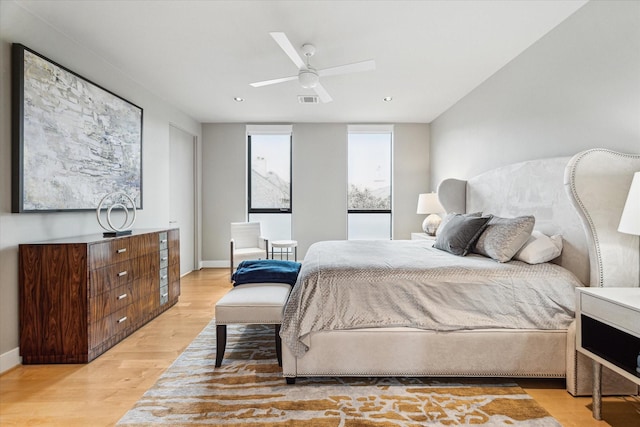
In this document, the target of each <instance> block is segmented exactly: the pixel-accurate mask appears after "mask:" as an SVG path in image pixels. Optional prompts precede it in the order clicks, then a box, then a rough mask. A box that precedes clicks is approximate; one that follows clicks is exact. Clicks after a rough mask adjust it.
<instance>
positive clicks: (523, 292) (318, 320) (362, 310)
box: [280, 240, 581, 357]
mask: <svg viewBox="0 0 640 427" xmlns="http://www.w3.org/2000/svg"><path fill="white" fill-rule="evenodd" d="M576 286H581V284H580V282H579V281H578V280H577V278H576V277H575V276H574V275H573V274H572V273H571V272H569V271H568V270H566V269H564V268H562V267H560V266H558V265H555V264H551V263H543V264H536V265H529V264H526V263H523V262H520V261H510V262H508V263H498V262H496V261H494V260H492V259H490V258H486V257H483V256H480V255H468V256H466V257H459V256H455V255H452V254H449V253H447V252H444V251H440V250H438V249H434V248H432V247H431V245H430V243H429V242H426V241H417V240H415V241H414V240H392V241H327V242H318V243H315V244H313V245H312V246H311V247H310V248H309V250H308V251H307V254H306V256H305V259H304V262H303V265H302V269H301V270H300V274H299V276H298V280H297V282H296V285H295V286H294V288H293V290H292V292H291V294H290V296H289V299H288V301H287V303H286V305H285V308H284V317H283V323H282V328H281V331H280V335H281V337H282V340H283V342H284V343H285V345H287V346H288V347H289V349H290V350H291V352H292V353H293V354H294V356H296V357H301V356H303V355H304V354H305V352H306V351H307V350H308V349H309V346H310V340H309V339H308V338H309V334H310V333H311V332H314V331H330V330H348V329H360V328H376V327H378V328H380V327H413V328H419V329H426V330H434V331H456V330H471V329H542V330H558V329H567V328H568V327H569V325H570V324H571V322H572V321H573V318H574V314H575V313H574V308H575V287H576Z"/></svg>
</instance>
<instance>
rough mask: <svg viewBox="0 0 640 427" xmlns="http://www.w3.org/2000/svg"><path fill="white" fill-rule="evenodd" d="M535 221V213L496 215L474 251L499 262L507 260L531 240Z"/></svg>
mask: <svg viewBox="0 0 640 427" xmlns="http://www.w3.org/2000/svg"><path fill="white" fill-rule="evenodd" d="M535 223H536V219H535V218H534V217H533V215H527V216H519V217H516V218H500V217H498V216H494V217H493V218H491V221H489V224H487V228H486V229H485V230H484V232H483V233H482V235H481V236H480V237H479V238H478V242H477V243H476V247H475V249H474V252H477V253H479V254H481V255H484V256H488V257H490V258H493V259H495V260H496V261H498V262H507V261H509V260H511V258H513V256H514V255H515V254H516V252H518V251H519V250H520V248H522V246H524V244H525V243H526V242H527V240H529V237H531V232H532V231H533V226H534V225H535Z"/></svg>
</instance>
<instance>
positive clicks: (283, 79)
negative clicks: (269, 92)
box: [249, 76, 298, 87]
mask: <svg viewBox="0 0 640 427" xmlns="http://www.w3.org/2000/svg"><path fill="white" fill-rule="evenodd" d="M297 79H298V76H290V77H281V78H279V79H272V80H264V81H261V82H254V83H249V86H253V87H262V86H268V85H274V84H276V83H284V82H288V81H291V80H297Z"/></svg>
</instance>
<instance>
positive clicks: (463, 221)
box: [433, 214, 491, 256]
mask: <svg viewBox="0 0 640 427" xmlns="http://www.w3.org/2000/svg"><path fill="white" fill-rule="evenodd" d="M447 216H448V215H447ZM490 219H491V217H490V216H482V217H476V216H466V215H461V214H452V215H451V217H449V218H448V220H447V222H446V223H445V225H444V226H443V227H441V228H442V230H441V231H440V233H439V234H438V236H437V237H436V241H435V242H434V244H433V247H434V248H436V249H440V250H443V251H447V252H450V253H452V254H454V255H460V256H465V255H467V253H469V250H470V249H471V248H472V247H473V244H474V243H475V241H476V240H477V239H478V236H480V234H481V233H482V231H483V230H484V228H485V227H486V226H487V223H488V222H489V220H490Z"/></svg>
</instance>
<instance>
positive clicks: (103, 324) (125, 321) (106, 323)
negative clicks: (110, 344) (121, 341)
mask: <svg viewBox="0 0 640 427" xmlns="http://www.w3.org/2000/svg"><path fill="white" fill-rule="evenodd" d="M130 324H131V320H130V319H129V317H128V316H127V307H124V308H121V309H120V310H118V311H115V312H113V313H111V314H110V315H108V316H106V317H103V318H102V319H99V320H98V321H96V322H94V323H91V324H89V348H95V347H98V346H99V345H100V344H102V343H103V342H105V341H107V340H109V339H111V338H112V337H113V336H114V335H116V334H118V333H120V332H124V331H125V330H126V328H127V327H128V326H129V325H130Z"/></svg>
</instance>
